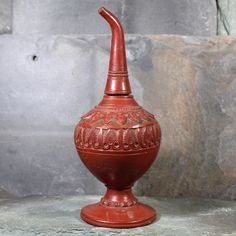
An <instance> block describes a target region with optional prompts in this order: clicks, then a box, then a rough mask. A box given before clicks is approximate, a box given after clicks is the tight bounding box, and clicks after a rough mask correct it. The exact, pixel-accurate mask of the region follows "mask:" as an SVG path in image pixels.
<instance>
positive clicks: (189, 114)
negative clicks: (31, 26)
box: [0, 35, 236, 200]
mask: <svg viewBox="0 0 236 236" xmlns="http://www.w3.org/2000/svg"><path fill="white" fill-rule="evenodd" d="M126 42H127V58H128V64H129V74H130V80H131V84H132V88H133V93H134V95H135V98H136V99H137V101H138V102H139V103H140V104H141V105H143V106H144V107H145V108H146V109H148V110H150V111H151V112H153V113H154V114H155V115H156V117H157V119H158V120H159V121H160V124H161V127H162V135H163V136H162V137H163V139H162V144H161V150H160V155H159V157H158V159H157V161H156V162H155V164H154V165H153V167H152V168H151V170H150V171H149V172H148V173H147V174H146V175H145V176H144V177H143V178H142V179H141V180H140V181H139V183H138V184H137V185H136V192H138V193H139V194H145V195H151V196H157V195H158V196H201V197H214V198H223V199H232V200H233V199H236V175H235V173H236V158H235V153H236V78H235V72H236V67H235V65H236V39H235V38H233V37H231V38H230V37H220V38H218V37H216V38H211V39H208V38H196V37H195V38H193V37H181V36H167V35H163V36H127V37H126ZM109 46H110V37H109V36H96V37H95V36H79V37H76V36H62V35H61V36H48V37H45V36H44V37H40V36H28V37H25V36H7V35H4V36H2V37H1V38H0V51H1V55H2V56H1V57H0V70H1V79H0V87H1V90H0V107H1V109H0V134H1V142H0V187H1V188H2V189H4V190H5V191H7V192H10V193H11V194H14V195H19V196H24V195H31V194H61V193H74V192H77V193H79V194H96V193H102V192H103V190H104V188H103V186H102V184H100V183H99V182H98V181H96V180H95V179H94V178H93V177H92V175H91V174H90V173H89V172H88V171H87V170H86V169H85V168H84V166H83V164H82V163H81V162H80V160H79V159H78V158H77V154H76V152H75V148H74V145H73V128H74V125H75V124H76V122H77V121H78V120H79V117H80V116H81V115H82V114H83V113H85V112H87V111H88V110H89V109H90V108H91V107H93V106H94V105H96V104H97V103H98V102H99V100H100V99H101V96H102V94H103V89H104V86H105V79H106V73H107V68H108V67H107V66H108V60H109Z"/></svg>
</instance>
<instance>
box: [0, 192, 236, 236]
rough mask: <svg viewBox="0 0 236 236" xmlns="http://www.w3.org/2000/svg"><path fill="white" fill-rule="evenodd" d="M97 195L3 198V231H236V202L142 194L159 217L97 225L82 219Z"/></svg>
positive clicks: (0, 204) (27, 235)
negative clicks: (141, 223)
mask: <svg viewBox="0 0 236 236" xmlns="http://www.w3.org/2000/svg"><path fill="white" fill-rule="evenodd" d="M98 199H99V197H97V196H58V197H27V198H21V199H14V198H11V199H1V200H0V235H1V236H8V235H10V236H15V235H22V236H23V235H24V236H31V235H40V236H41V235H49V236H53V235H57V236H58V235H65V236H67V235H97V236H98V235H100V236H106V235H107V236H108V235H109V236H110V235H129V236H132V235H135V236H138V235H140V236H143V235H148V236H149V235H150V236H151V235H155V236H158V235H162V236H167V235H168V236H171V235H181V236H185V235H189V236H190V235H191V236H194V235H224V236H226V235H227V236H228V235H236V202H228V201H219V200H200V199H163V198H162V199H158V200H156V199H152V198H145V197H140V200H141V201H142V202H144V203H148V204H150V205H152V206H153V207H154V208H156V209H157V210H158V213H159V219H158V220H157V221H156V222H154V223H153V224H151V225H148V226H145V227H139V228H133V229H108V228H101V227H94V226H91V225H88V224H86V223H84V222H83V221H81V219H80V217H79V213H80V209H81V207H82V206H84V205H86V204H88V203H92V202H95V201H97V200H98Z"/></svg>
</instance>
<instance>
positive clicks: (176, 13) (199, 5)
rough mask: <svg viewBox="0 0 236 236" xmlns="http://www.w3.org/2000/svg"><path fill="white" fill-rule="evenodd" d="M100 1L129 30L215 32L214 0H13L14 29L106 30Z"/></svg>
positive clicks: (42, 31) (27, 31) (30, 31)
mask: <svg viewBox="0 0 236 236" xmlns="http://www.w3.org/2000/svg"><path fill="white" fill-rule="evenodd" d="M103 5H104V6H105V7H107V8H108V9H110V10H111V11H112V12H114V13H115V14H116V15H117V16H118V17H119V19H120V20H121V22H122V25H123V26H124V29H125V32H126V33H129V34H183V35H202V36H210V35H216V15H217V12H216V3H215V1H214V0H205V1H198V0H192V1H188V0H178V1H175V0H168V1H166V0H159V1H153V0H145V1H143V0H132V1H128V0H121V1H112V0H99V1H97V0H86V1H83V0H67V1H65V0H57V1H54V0H44V1H40V0H34V1H32V0H14V22H13V25H14V33H20V34H34V33H37V34H104V33H110V29H109V27H108V25H107V24H106V23H105V22H104V20H103V19H102V18H101V17H100V16H99V14H98V13H97V10H98V8H99V7H100V6H103Z"/></svg>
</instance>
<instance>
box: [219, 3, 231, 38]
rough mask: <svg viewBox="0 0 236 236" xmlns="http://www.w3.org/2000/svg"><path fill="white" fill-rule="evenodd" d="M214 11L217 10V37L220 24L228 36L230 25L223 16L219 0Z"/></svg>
mask: <svg viewBox="0 0 236 236" xmlns="http://www.w3.org/2000/svg"><path fill="white" fill-rule="evenodd" d="M216 9H217V26H216V27H217V29H216V32H217V35H220V29H219V25H220V23H222V25H223V27H224V30H225V32H226V34H227V35H230V25H229V22H228V19H227V17H226V16H225V14H224V12H223V10H222V8H221V6H220V3H219V0H216Z"/></svg>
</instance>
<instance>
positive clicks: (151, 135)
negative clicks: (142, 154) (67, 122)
mask: <svg viewBox="0 0 236 236" xmlns="http://www.w3.org/2000/svg"><path fill="white" fill-rule="evenodd" d="M75 143H76V147H77V148H78V149H98V150H99V149H100V150H139V149H144V148H148V147H153V146H157V145H159V144H160V129H159V126H158V125H156V124H155V125H150V126H145V127H141V128H135V129H102V128H84V127H80V126H79V127H77V129H76V133H75Z"/></svg>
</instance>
